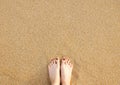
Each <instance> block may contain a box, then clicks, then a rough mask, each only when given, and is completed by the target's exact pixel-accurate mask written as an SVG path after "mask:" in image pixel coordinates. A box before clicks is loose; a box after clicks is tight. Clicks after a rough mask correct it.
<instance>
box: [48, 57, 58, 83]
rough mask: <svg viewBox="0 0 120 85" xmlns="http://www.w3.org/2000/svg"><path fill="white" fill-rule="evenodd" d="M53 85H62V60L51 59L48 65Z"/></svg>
mask: <svg viewBox="0 0 120 85" xmlns="http://www.w3.org/2000/svg"><path fill="white" fill-rule="evenodd" d="M48 71H49V77H50V81H51V85H60V60H59V58H54V59H51V61H50V63H49V65H48Z"/></svg>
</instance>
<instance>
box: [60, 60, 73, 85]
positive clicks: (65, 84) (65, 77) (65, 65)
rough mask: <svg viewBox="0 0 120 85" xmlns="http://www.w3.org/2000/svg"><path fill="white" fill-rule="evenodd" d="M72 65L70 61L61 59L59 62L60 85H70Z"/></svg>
mask: <svg viewBox="0 0 120 85" xmlns="http://www.w3.org/2000/svg"><path fill="white" fill-rule="evenodd" d="M72 69H73V64H72V63H71V61H70V59H68V58H62V60H61V83H62V85H70V81H71V75H72Z"/></svg>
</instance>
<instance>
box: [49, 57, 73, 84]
mask: <svg viewBox="0 0 120 85" xmlns="http://www.w3.org/2000/svg"><path fill="white" fill-rule="evenodd" d="M72 69H73V64H72V63H71V61H70V59H68V58H62V59H61V60H60V59H59V58H53V59H51V61H50V63H49V65H48V71H49V77H50V81H51V85H60V82H61V84H62V85H70V80H71V74H72Z"/></svg>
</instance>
